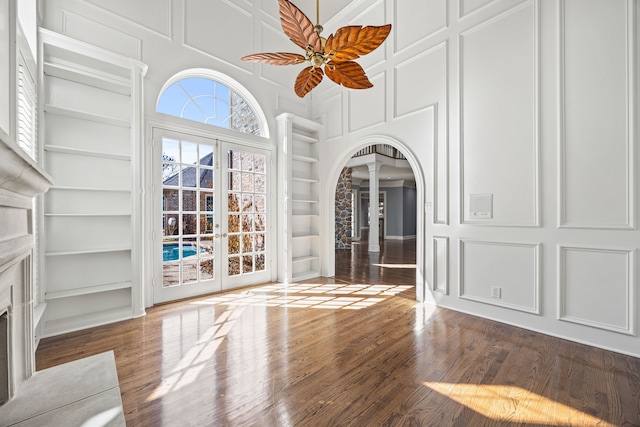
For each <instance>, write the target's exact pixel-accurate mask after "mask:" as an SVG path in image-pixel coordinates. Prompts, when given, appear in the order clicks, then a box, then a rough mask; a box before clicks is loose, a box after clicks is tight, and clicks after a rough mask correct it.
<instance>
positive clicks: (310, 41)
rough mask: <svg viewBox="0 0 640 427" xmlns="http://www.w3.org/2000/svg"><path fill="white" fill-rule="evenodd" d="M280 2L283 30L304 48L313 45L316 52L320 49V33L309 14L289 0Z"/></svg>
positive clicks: (280, 0) (279, 0)
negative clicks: (308, 16)
mask: <svg viewBox="0 0 640 427" xmlns="http://www.w3.org/2000/svg"><path fill="white" fill-rule="evenodd" d="M278 3H279V4H280V23H281V25H282V30H283V31H284V33H285V34H286V35H287V36H289V39H291V41H292V42H293V43H295V44H296V45H298V46H300V47H301V48H302V49H304V50H307V47H311V48H312V49H313V51H314V52H318V51H320V49H321V43H320V35H319V34H318V33H317V32H316V31H315V29H314V27H313V24H312V23H311V20H310V19H309V18H307V15H305V14H304V13H302V11H301V10H300V9H298V8H297V7H296V6H295V5H294V4H293V3H291V2H290V1H288V0H278Z"/></svg>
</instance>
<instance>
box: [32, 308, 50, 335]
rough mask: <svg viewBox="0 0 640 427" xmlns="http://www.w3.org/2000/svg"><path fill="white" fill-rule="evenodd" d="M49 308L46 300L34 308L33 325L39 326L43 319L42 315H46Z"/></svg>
mask: <svg viewBox="0 0 640 427" xmlns="http://www.w3.org/2000/svg"><path fill="white" fill-rule="evenodd" d="M46 308H47V303H46V302H41V303H40V304H38V305H37V306H36V307H35V308H34V309H33V327H34V329H35V328H37V327H38V324H39V323H40V321H41V320H42V316H44V310H45V309H46Z"/></svg>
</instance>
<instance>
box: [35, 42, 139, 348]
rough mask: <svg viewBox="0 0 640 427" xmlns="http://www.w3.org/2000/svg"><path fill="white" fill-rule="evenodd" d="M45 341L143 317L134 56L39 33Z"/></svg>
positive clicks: (136, 91)
mask: <svg viewBox="0 0 640 427" xmlns="http://www.w3.org/2000/svg"><path fill="white" fill-rule="evenodd" d="M40 40H41V49H40V55H41V58H40V63H41V64H42V68H41V81H42V85H41V86H42V95H41V99H42V105H43V108H42V131H41V140H42V141H41V146H42V147H43V153H42V154H43V162H44V166H45V169H46V170H47V172H48V173H49V174H50V175H51V176H52V177H53V180H54V185H53V186H52V187H51V188H50V190H49V192H48V193H47V194H46V195H45V196H44V199H43V212H42V217H41V224H42V229H43V232H44V233H43V243H44V244H43V245H42V246H43V247H42V249H41V251H42V252H41V255H42V257H43V260H44V262H43V263H42V267H41V268H42V271H41V277H42V278H43V284H44V294H45V302H46V309H45V310H44V313H43V314H41V316H43V318H44V331H43V333H44V335H45V336H47V335H55V334H59V333H64V332H69V331H72V330H77V329H82V328H86V327H90V326H95V325H98V324H102V323H108V322H113V321H118V320H122V319H125V318H131V317H136V316H139V315H141V314H144V302H143V299H142V294H143V290H142V283H141V280H140V278H139V274H140V273H139V271H140V270H141V269H140V267H139V266H136V260H138V259H139V257H140V255H139V253H140V251H141V237H140V234H139V233H140V231H139V228H140V227H137V226H136V224H137V223H138V222H139V221H140V220H139V215H140V209H141V207H140V201H139V197H136V194H137V191H136V188H140V176H141V175H140V171H139V168H137V167H136V162H137V161H139V156H140V151H139V150H140V147H141V146H142V145H143V144H142V129H143V127H142V77H143V76H144V73H145V72H146V66H145V65H144V64H142V63H140V62H138V61H137V60H135V59H131V58H126V57H122V56H120V55H118V54H114V53H113V52H109V51H105V50H103V49H101V48H97V47H95V46H91V45H89V44H87V43H84V42H82V41H78V40H74V39H71V38H69V37H66V36H63V35H60V34H57V33H54V32H51V31H48V30H45V29H42V30H41V33H40Z"/></svg>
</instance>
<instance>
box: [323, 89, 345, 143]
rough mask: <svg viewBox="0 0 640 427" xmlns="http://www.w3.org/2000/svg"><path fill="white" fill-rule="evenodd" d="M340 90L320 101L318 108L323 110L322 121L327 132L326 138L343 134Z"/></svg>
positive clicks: (342, 110) (342, 109)
mask: <svg viewBox="0 0 640 427" xmlns="http://www.w3.org/2000/svg"><path fill="white" fill-rule="evenodd" d="M342 99H343V96H342V92H339V93H336V94H335V95H333V96H331V97H330V98H328V99H327V100H326V101H324V102H323V103H322V105H321V106H320V108H319V110H320V111H325V114H326V115H325V116H324V118H323V123H324V125H325V127H324V128H325V132H326V133H327V139H328V140H329V139H332V138H339V137H341V136H343V134H344V131H343V128H344V126H343V123H344V122H343V112H344V108H343V104H342Z"/></svg>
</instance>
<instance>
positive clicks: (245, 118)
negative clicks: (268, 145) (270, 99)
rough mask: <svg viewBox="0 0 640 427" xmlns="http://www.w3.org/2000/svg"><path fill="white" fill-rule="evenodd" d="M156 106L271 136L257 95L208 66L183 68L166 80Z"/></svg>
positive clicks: (255, 133) (219, 125) (203, 121)
mask: <svg viewBox="0 0 640 427" xmlns="http://www.w3.org/2000/svg"><path fill="white" fill-rule="evenodd" d="M156 110H157V111H158V112H160V113H165V114H169V115H172V116H175V117H181V118H183V119H188V120H193V121H196V122H200V123H206V124H209V125H213V126H218V127H221V128H225V129H230V130H234V131H236V132H241V133H248V134H252V135H259V136H265V137H268V135H267V131H266V121H265V119H264V116H263V115H262V112H261V110H260V108H259V107H258V105H257V102H256V101H255V99H254V98H253V97H252V96H251V94H249V93H248V92H247V91H246V90H245V89H244V88H242V87H241V86H240V85H238V84H237V83H236V82H235V81H233V80H232V79H230V78H229V77H227V76H224V75H222V74H218V73H215V72H213V71H210V70H207V71H206V73H205V72H202V71H200V72H197V73H194V72H193V70H192V71H190V72H183V73H180V74H178V75H177V76H174V77H173V78H172V79H170V80H169V81H168V82H167V83H166V84H165V87H164V88H163V90H162V91H161V93H160V97H159V98H158V104H157V106H156Z"/></svg>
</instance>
